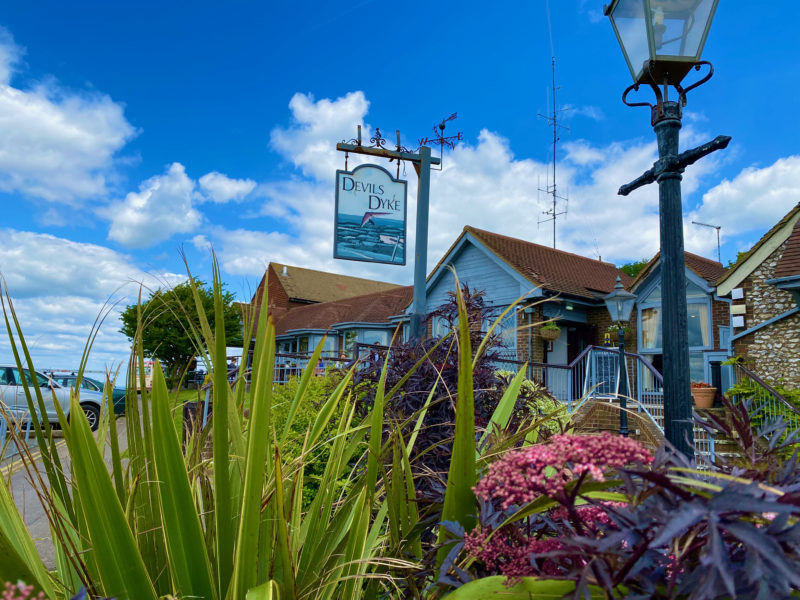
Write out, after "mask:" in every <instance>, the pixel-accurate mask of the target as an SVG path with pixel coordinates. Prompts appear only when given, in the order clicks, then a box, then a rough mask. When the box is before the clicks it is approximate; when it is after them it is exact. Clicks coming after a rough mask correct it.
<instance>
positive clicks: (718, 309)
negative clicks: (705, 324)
mask: <svg viewBox="0 0 800 600" xmlns="http://www.w3.org/2000/svg"><path fill="white" fill-rule="evenodd" d="M711 323H712V328H713V331H712V341H713V344H714V348H717V349H720V350H727V348H723V347H722V344H721V342H720V339H719V328H720V327H728V326H729V325H730V324H731V317H730V309H729V305H728V303H727V302H720V301H719V300H712V301H711Z"/></svg>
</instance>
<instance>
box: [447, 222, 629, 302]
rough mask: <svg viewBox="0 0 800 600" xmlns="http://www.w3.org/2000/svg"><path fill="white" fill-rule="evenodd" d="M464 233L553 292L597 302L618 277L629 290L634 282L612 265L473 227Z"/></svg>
mask: <svg viewBox="0 0 800 600" xmlns="http://www.w3.org/2000/svg"><path fill="white" fill-rule="evenodd" d="M464 233H470V234H472V235H473V236H474V237H475V238H477V239H478V240H479V241H480V242H481V243H483V244H484V245H485V246H486V247H487V248H488V249H489V250H490V251H491V252H493V253H494V254H495V255H497V256H498V257H499V258H500V259H502V260H504V261H505V262H506V263H507V264H508V265H509V266H510V267H512V268H513V269H514V270H515V271H517V272H518V273H519V274H520V275H522V276H523V277H525V278H526V279H527V280H528V281H530V282H531V283H532V284H533V285H535V286H541V287H542V288H544V289H546V290H549V291H553V292H558V293H562V294H570V295H573V296H580V297H584V298H591V299H595V298H597V296H598V294H607V293H609V292H611V291H612V290H613V289H614V285H615V283H616V280H617V277H619V278H620V279H621V281H622V283H623V285H624V286H625V287H628V286H629V285H630V284H631V282H632V281H633V279H632V278H631V277H630V276H629V275H628V274H626V273H623V272H622V271H620V270H619V269H617V267H615V266H614V265H613V264H612V263H608V262H603V261H600V260H594V259H592V258H587V257H585V256H580V255H578V254H572V253H571V252H566V251H564V250H556V249H555V248H550V247H548V246H542V245H540V244H534V243H533V242H526V241H524V240H520V239H517V238H512V237H508V236H505V235H500V234H498V233H492V232H491V231H485V230H483V229H478V228H476V227H471V226H469V225H468V226H466V227H465V228H464ZM464 233H462V235H464Z"/></svg>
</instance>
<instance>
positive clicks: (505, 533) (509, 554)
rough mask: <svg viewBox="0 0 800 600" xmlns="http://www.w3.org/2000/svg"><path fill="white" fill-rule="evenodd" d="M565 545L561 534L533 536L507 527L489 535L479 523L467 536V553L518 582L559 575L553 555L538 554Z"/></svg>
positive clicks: (491, 569)
mask: <svg viewBox="0 0 800 600" xmlns="http://www.w3.org/2000/svg"><path fill="white" fill-rule="evenodd" d="M564 549H565V547H564V544H563V543H562V542H561V541H560V540H559V539H558V538H545V539H541V540H537V539H529V538H528V537H527V536H525V535H523V534H522V533H521V532H520V531H519V530H518V529H516V528H513V527H505V528H503V529H501V530H499V531H497V532H495V534H494V535H493V536H491V538H489V535H488V533H487V532H486V531H485V530H484V529H482V528H481V527H480V526H478V527H476V528H475V529H473V530H472V531H471V532H470V533H468V534H467V535H466V536H465V537H464V550H465V551H466V552H467V554H469V555H470V556H474V557H475V558H477V559H478V560H480V561H481V562H482V563H483V564H484V565H485V566H486V568H487V569H489V570H490V571H492V572H496V573H502V574H503V575H505V576H506V577H507V578H508V581H507V582H506V583H507V584H508V585H514V583H516V582H517V581H518V580H519V579H520V578H521V577H536V576H542V575H544V576H551V577H552V576H557V575H559V574H560V571H559V569H558V566H557V564H556V561H554V560H553V559H552V558H549V557H548V558H537V555H539V554H545V553H548V552H558V551H562V550H564ZM534 562H535V563H536V566H534Z"/></svg>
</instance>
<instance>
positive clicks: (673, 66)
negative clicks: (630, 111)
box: [606, 0, 719, 85]
mask: <svg viewBox="0 0 800 600" xmlns="http://www.w3.org/2000/svg"><path fill="white" fill-rule="evenodd" d="M718 1H719V0H615V1H614V2H612V3H611V5H610V6H608V7H606V14H607V15H608V16H609V18H610V19H611V25H612V26H613V27H614V31H615V32H616V34H617V39H618V41H619V44H620V46H621V47H622V52H623V54H624V55H625V60H626V62H627V63H628V68H629V69H630V71H631V75H632V76H633V79H634V81H636V82H638V83H643V82H644V81H645V80H646V79H647V77H646V76H644V65H645V64H646V63H647V62H649V61H652V63H653V65H654V67H655V68H654V73H653V75H654V76H657V77H656V79H657V81H658V82H659V83H661V82H662V80H663V78H664V77H666V76H667V74H668V73H669V76H668V77H667V78H668V80H669V83H670V84H672V85H674V84H676V83H679V82H680V80H681V79H682V78H683V76H684V75H686V73H687V72H688V71H689V69H690V68H691V65H692V64H694V63H696V62H697V61H699V60H700V55H701V54H702V52H703V46H704V45H705V41H706V36H707V35H708V29H709V27H710V26H711V20H712V19H713V17H714V11H715V10H716V7H717V2H718Z"/></svg>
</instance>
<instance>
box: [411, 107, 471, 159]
mask: <svg viewBox="0 0 800 600" xmlns="http://www.w3.org/2000/svg"><path fill="white" fill-rule="evenodd" d="M456 117H458V113H453V114H452V115H450V116H449V117H447V118H446V119H442V122H441V123H439V124H438V125H434V126H433V135H434V137H432V138H422V139H421V140H420V141H419V145H420V146H428V145H435V144H438V145H439V156H440V158H441V159H442V160H444V147H445V146H447V147H448V148H450V149H451V150H453V149H455V147H456V142H458V141H461V139H463V133H462V132H460V131H459V132H458V133H457V134H456V135H449V136H445V135H444V128H445V124H446V123H447V122H448V121H453V120H454V119H456ZM437 170H439V171H441V170H442V165H441V164H440V165H439V169H437Z"/></svg>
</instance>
